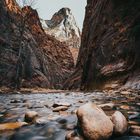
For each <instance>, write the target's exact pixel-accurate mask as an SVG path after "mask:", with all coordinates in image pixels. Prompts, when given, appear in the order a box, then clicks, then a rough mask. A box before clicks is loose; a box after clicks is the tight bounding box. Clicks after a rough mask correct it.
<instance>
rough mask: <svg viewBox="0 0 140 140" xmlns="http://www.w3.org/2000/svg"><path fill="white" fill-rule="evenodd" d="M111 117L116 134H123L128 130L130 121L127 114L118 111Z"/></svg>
mask: <svg viewBox="0 0 140 140" xmlns="http://www.w3.org/2000/svg"><path fill="white" fill-rule="evenodd" d="M111 119H112V122H113V124H114V134H115V135H123V134H124V133H125V132H126V131H127V128H128V123H127V120H126V118H125V116H124V115H123V114H122V113H121V112H119V111H116V112H115V113H114V114H113V115H112V118H111Z"/></svg>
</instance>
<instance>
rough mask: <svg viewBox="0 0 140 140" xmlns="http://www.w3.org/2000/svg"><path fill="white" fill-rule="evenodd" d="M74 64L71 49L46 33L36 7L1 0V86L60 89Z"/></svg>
mask: <svg viewBox="0 0 140 140" xmlns="http://www.w3.org/2000/svg"><path fill="white" fill-rule="evenodd" d="M73 66H74V62H73V58H72V54H71V52H70V50H69V48H68V47H67V46H66V45H65V44H64V43H61V42H59V41H58V40H56V39H55V38H54V37H51V36H50V35H46V34H45V32H44V30H43V28H42V26H41V23H40V20H39V17H38V14H37V12H36V10H33V9H32V8H31V7H28V6H27V7H24V8H23V9H21V8H20V7H19V6H18V5H17V3H16V2H15V1H14V0H1V1H0V86H5V85H6V86H17V87H20V86H24V87H34V86H39V87H47V88H54V87H55V88H60V87H61V85H62V82H63V81H64V80H65V79H66V78H67V77H68V76H69V74H70V73H71V72H72V71H73Z"/></svg>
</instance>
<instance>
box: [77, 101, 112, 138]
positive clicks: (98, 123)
mask: <svg viewBox="0 0 140 140" xmlns="http://www.w3.org/2000/svg"><path fill="white" fill-rule="evenodd" d="M77 116H78V121H79V125H80V128H81V129H82V132H83V134H84V136H85V137H86V138H87V139H88V140H104V139H108V138H109V137H110V136H111V135H112V132H113V123H112V122H111V120H110V118H109V117H108V116H106V115H105V113H104V112H103V110H102V109H101V108H99V107H97V106H96V105H95V104H93V103H87V104H85V105H83V106H81V107H80V108H79V109H78V111H77Z"/></svg>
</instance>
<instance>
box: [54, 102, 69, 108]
mask: <svg viewBox="0 0 140 140" xmlns="http://www.w3.org/2000/svg"><path fill="white" fill-rule="evenodd" d="M59 106H66V107H70V106H71V104H70V103H68V102H56V103H54V104H53V107H59Z"/></svg>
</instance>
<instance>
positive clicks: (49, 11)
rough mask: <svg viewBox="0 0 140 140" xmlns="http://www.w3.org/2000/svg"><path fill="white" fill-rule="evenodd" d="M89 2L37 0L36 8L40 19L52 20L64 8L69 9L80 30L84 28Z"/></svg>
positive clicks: (81, 0)
mask: <svg viewBox="0 0 140 140" xmlns="http://www.w3.org/2000/svg"><path fill="white" fill-rule="evenodd" d="M86 1H87V0H37V2H36V4H35V6H34V7H35V8H36V9H37V11H38V13H39V16H40V18H42V19H47V20H49V19H51V17H52V15H53V14H54V13H55V12H57V11H58V10H60V9H61V8H63V7H68V8H70V9H71V10H72V13H73V15H74V17H75V19H76V22H77V25H78V26H79V28H80V29H82V26H83V20H84V16H85V7H86Z"/></svg>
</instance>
